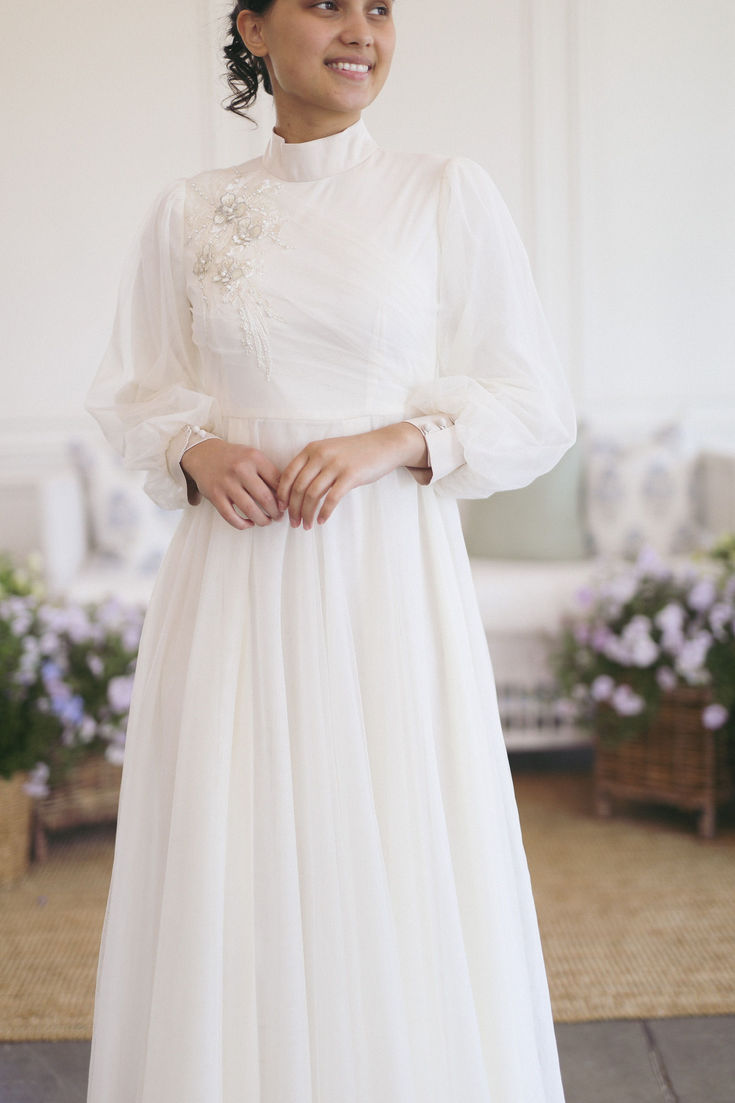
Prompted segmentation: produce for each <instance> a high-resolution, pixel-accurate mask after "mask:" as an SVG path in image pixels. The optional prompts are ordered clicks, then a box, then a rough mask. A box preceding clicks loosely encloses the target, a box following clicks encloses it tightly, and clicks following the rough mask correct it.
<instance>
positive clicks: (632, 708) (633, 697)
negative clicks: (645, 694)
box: [611, 683, 645, 716]
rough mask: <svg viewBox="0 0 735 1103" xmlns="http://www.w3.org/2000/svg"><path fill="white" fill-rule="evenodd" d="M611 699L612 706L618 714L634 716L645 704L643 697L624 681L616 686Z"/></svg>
mask: <svg viewBox="0 0 735 1103" xmlns="http://www.w3.org/2000/svg"><path fill="white" fill-rule="evenodd" d="M611 701H612V706H613V708H614V709H615V711H616V712H617V713H618V714H619V715H620V716H635V715H637V714H638V713H639V712H642V710H643V706H644V705H645V701H644V700H643V698H642V697H641V696H639V694H637V693H635V692H634V691H633V689H632V688H631V686H629V685H627V684H626V683H623V685H620V686H618V687H617V688H616V690H615V691H614V693H613V695H612V698H611Z"/></svg>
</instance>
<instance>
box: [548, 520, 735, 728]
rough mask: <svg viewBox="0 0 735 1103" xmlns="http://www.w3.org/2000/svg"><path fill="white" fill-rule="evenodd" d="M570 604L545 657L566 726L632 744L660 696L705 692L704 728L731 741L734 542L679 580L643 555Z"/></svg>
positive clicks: (704, 555)
mask: <svg viewBox="0 0 735 1103" xmlns="http://www.w3.org/2000/svg"><path fill="white" fill-rule="evenodd" d="M577 599H578V603H579V606H580V611H579V613H577V614H573V615H568V616H567V617H565V618H564V621H563V624H562V628H561V632H560V634H559V636H558V637H557V638H556V639H555V641H554V642H553V644H552V649H551V663H552V668H553V670H554V672H555V675H556V678H557V681H558V683H559V685H560V687H561V689H562V692H563V694H564V695H565V696H564V699H563V700H564V703H565V705H566V707H567V711H568V712H569V714H570V716H571V717H573V718H574V719H575V720H576V721H577V722H578V723H581V724H583V725H587V726H590V727H594V728H595V729H596V730H597V731H598V732H599V733H600V735H601V736H602V737H603V738H605V739H607V740H610V741H615V740H617V739H625V738H632V737H634V736H635V735H637V734H639V733H640V732H641V731H643V730H644V729H645V728H647V727H648V726H649V724H650V722H651V720H652V718H653V717H654V716H655V714H656V712H657V710H658V708H659V706H660V703H661V698H662V695H663V694H665V693H670V692H671V691H673V690H675V689H676V688H677V687H680V686H706V687H707V698H708V703H706V704H705V705H703V708H702V717H701V720H702V725H703V726H704V727H705V728H707V729H709V730H712V731H718V730H720V729H723V730H724V731H725V732H726V733H727V734H728V736H729V737H732V736H733V735H735V534H733V535H728V536H726V537H724V538H722V539H721V540H719V541H718V542H717V543H715V544H714V545H713V546H711V547H710V548H708V549H705V550H703V551H700V552H697V553H695V555H694V556H693V557H692V560H691V561H690V563H689V564H688V565H687V566H686V567H685V568H683V569H681V568H680V569H679V571H678V572H676V571H675V570H674V569H672V568H671V567H670V566H669V565H667V564H666V563H665V562H664V561H663V560H662V559H661V558H660V557H659V556H658V554H657V553H656V552H654V551H653V550H652V549H651V548H644V549H643V550H642V551H641V552H640V554H639V556H638V558H637V560H636V561H635V562H634V563H631V564H630V566H629V567H627V568H626V569H624V570H622V571H620V572H618V573H614V574H612V575H608V576H607V577H604V578H602V579H600V580H599V582H598V584H597V585H596V586H593V587H586V588H584V589H582V590H580V591H579V592H578V594H577Z"/></svg>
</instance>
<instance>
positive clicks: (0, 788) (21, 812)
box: [0, 770, 33, 886]
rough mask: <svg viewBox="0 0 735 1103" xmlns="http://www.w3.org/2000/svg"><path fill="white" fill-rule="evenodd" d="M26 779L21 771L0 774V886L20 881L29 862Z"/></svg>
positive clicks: (30, 804) (29, 806)
mask: <svg viewBox="0 0 735 1103" xmlns="http://www.w3.org/2000/svg"><path fill="white" fill-rule="evenodd" d="M27 780H28V774H27V773H25V772H24V771H23V770H17V771H16V772H15V773H14V774H12V775H11V776H10V778H4V777H0V886H6V885H13V884H15V883H16V882H17V881H20V880H22V878H23V877H24V876H25V874H26V873H27V872H28V867H29V865H30V860H31V854H30V851H31V818H32V814H33V797H31V796H30V795H29V794H28V793H26V792H24V790H23V785H24V783H25V782H26V781H27Z"/></svg>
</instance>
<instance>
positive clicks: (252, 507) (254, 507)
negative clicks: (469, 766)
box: [228, 484, 272, 527]
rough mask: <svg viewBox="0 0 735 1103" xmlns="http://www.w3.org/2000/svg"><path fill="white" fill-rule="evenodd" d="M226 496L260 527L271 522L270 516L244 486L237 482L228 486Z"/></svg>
mask: <svg viewBox="0 0 735 1103" xmlns="http://www.w3.org/2000/svg"><path fill="white" fill-rule="evenodd" d="M228 498H229V499H230V501H231V503H232V504H233V505H235V506H237V508H238V509H239V510H241V512H242V513H244V514H245V516H246V517H249V518H250V520H251V521H253V522H254V523H255V524H256V525H259V526H261V527H262V526H264V525H270V524H271V521H272V518H271V517H269V516H268V514H267V513H266V512H265V510H264V509H262V508H261V507H260V506H259V505H258V503H257V502H256V500H255V498H254V497H253V495H252V494H250V492H249V491H247V490H246V489H245V487H244V486H240V485H238V484H234V485H233V486H231V487H230V488H229V493H228Z"/></svg>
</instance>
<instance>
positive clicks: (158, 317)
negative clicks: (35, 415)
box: [87, 124, 574, 1103]
mask: <svg viewBox="0 0 735 1103" xmlns="http://www.w3.org/2000/svg"><path fill="white" fill-rule="evenodd" d="M344 134H345V135H346V137H344V136H342V135H335V136H332V137H330V138H328V139H323V140H321V141H323V142H324V143H326V145H325V149H326V148H328V151H329V156H328V157H327V158H326V162H327V163H328V164H329V165H330V171H331V172H333V170H334V166H335V164H337V165H339V164H340V156H341V153H340V148H341V147H340V142H342V143H344V146H343V152H344V156H345V158H347V160H346V161H345V163H344V164H342V169H343V170H344V171H342V172H341V173H334V172H333V174H332V175H330V176H328V177H325V178H323V179H312V177H311V176H309V177H308V178H307V177H305V178H304V179H303V180H298V179H294V173H295V174H296V177H298V168H299V156H300V154H299V152H298V151H296V150H294V148H293V147H289V166H288V168H289V175H283V176H281V178H280V184H279V185H278V187H277V188H276V189H275V191H274V192H273V193H271V191H270V185H269V190H268V193H267V196H266V198H265V199H263V192H262V191H261V190H258V189H259V188H260V185H261V184H262V183H263V181H264V179H272V178H275V180H276V182H278V181H279V175H278V174H279V171H280V170H281V169H282V166H281V165H280V164H279V160H278V157H279V153H278V146H277V145H276V146H275V148H271V149H270V150H269V151H268V152H267V153H266V155H265V157H264V158H263V159H262V160H260V159H259V160H257V161H255V162H251V163H248V164H247V165H245V166H242V167H241V168H240V169H239V170H238V172H237V173H236V174H235V175H234V177H233V170H221V171H219V170H218V171H217V172H214V173H209V174H205V175H203V176H201V177H198V178H197V179H196V181H195V182H194V183H195V186H192V185H190V184H189V183H188V182H184V181H177V182H176V183H175V184H174V185H172V186H171V187H170V188H168V189H167V190H166V191H165V192H164V193H163V195H162V196H161V197H160V198H159V200H158V201H157V203H156V205H155V206H154V209H153V210H152V212H151V215H150V217H149V219H148V221H147V223H146V225H145V227H144V230H143V233H142V236H141V242H140V245H139V247H138V249H137V252H136V256H135V257H134V258H133V259H132V262H131V264H130V265H129V268H128V274H127V276H126V279H125V281H124V283H123V288H122V291H121V301H120V307H119V311H118V321H117V324H116V330H115V334H114V335H113V340H112V342H111V346H110V349H109V350H108V354H107V356H106V358H105V361H104V362H103V364H102V365H101V367H100V370H99V372H98V376H97V379H96V380H95V382H94V384H93V386H92V388H91V391H90V395H89V399H88V408H89V409H90V410H91V412H93V413H94V414H95V416H96V417H97V419H98V420H99V422H100V424H101V426H102V428H103V430H104V432H105V433H106V435H107V437H108V439H109V440H110V442H111V444H112V445H113V446H114V447H115V448H117V449H118V451H120V452H122V454H123V455H124V456H125V462H126V463H127V464H128V465H129V466H132V467H136V466H139V467H143V468H144V469H145V470H146V471H147V472H148V482H147V490H148V492H149V494H150V495H151V497H153V498H154V499H155V500H157V501H158V502H159V503H160V504H161V505H164V506H167V507H173V506H176V505H182V506H186V508H185V509H184V511H183V513H182V516H181V520H180V522H179V525H178V528H177V530H176V532H175V534H174V537H173V541H172V543H171V545H170V547H169V549H168V552H167V554H166V556H165V558H164V561H163V564H162V566H161V569H160V572H159V575H158V578H157V580H156V584H155V587H154V591H153V594H152V597H151V601H150V604H149V608H148V611H147V616H146V620H145V624H144V628H143V637H142V641H141V648H140V654H139V659H138V668H137V673H136V679H135V686H134V691H133V700H132V706H131V712H130V719H129V725H128V734H127V745H126V751H125V764H124V767H123V777H122V787H121V793H120V807H119V816H118V827H117V837H116V846H115V858H114V865H113V872H112V881H111V886H110V895H109V898H108V904H107V911H106V915H105V923H104V928H103V934H102V943H101V947H100V959H99V967H98V973H97V990H96V998H95V1008H94V1026H93V1038H92V1050H91V1062H90V1079H89V1089H88V1096H87V1101H88V1103H174V1101H175V1103H243V1101H247V1103H378V1101H379V1103H458V1101H461V1103H563V1091H562V1086H561V1080H560V1075H559V1065H558V1058H557V1053H556V1045H555V1039H554V1031H553V1024H552V1017H551V1008H550V1002H549V993H548V987H547V982H546V976H545V972H544V964H543V957H542V951H541V944H540V939H539V932H538V926H537V921H536V914H535V910H534V904H533V897H532V893H531V885H530V882H529V877H528V869H527V866H526V861H525V856H524V852H523V845H522V838H521V832H520V825H519V822H518V815H517V810H516V806H515V801H514V795H513V788H512V782H511V777H510V772H509V768H508V761H507V755H506V752H505V747H504V743H503V737H502V732H501V728H500V721H499V717H498V709H497V700H496V694H495V687H494V682H493V672H492V665H491V660H490V656H489V654H488V650H487V644H486V640H485V636H484V631H483V627H482V623H481V619H480V614H479V610H478V606H477V599H476V596H475V593H474V589H473V584H472V577H471V573H470V568H469V561H468V558H467V552H466V549H465V545H464V541H463V538H462V531H461V527H460V521H459V512H458V507H457V501H456V499H457V497H461V496H462V495H467V496H473V495H475V496H476V495H478V494H479V495H482V494H486V493H490V492H492V491H493V489H498V488H499V487H500V484H502V485H503V486H505V487H507V486H509V485H520V484H522V483H523V482H524V481H528V480H529V479H530V478H532V477H534V473H535V474H540V473H542V472H543V471H544V470H546V469H547V468H548V467H550V466H552V465H553V463H554V462H555V457H556V458H558V456H559V455H560V454H561V453H562V452H563V451H564V450H565V448H566V447H569V446H570V445H571V443H572V441H573V439H574V417H573V413H572V412H571V402H570V398H569V393H568V390H567V389H566V385H565V383H564V380H563V376H562V373H561V370H560V368H559V366H558V362H557V361H556V359H555V358H554V357H553V356H552V355H551V354H550V352H549V347H548V345H547V343H546V341H547V337H546V335H545V333H544V331H543V330H542V328H541V325H540V321H539V314H538V311H539V310H540V308H539V307H538V300H537V299H536V298H535V297H534V295H535V293H534V292H533V291H532V284H530V283H529V282H528V281H529V277H528V270H527V267H526V265H527V261H526V260H525V259H524V255H522V246H521V245H520V242H519V239H518V237H517V234H515V232H514V231H513V229H512V223H510V220H509V216H508V215H507V212H506V211H505V209H504V207H502V205H501V206H499V200H498V196H497V194H496V191H495V190H494V187H493V186H492V184H491V183H490V182H489V178H487V177H486V176H485V175H484V174H482V172H481V170H479V169H478V168H477V167H474V168H468V167H467V165H465V164H464V163H462V164H456V165H455V164H454V163H453V162H450V163H449V164H448V165H447V163H445V162H443V161H441V160H440V159H438V158H422V157H409V156H404V155H393V154H386V153H384V152H383V151H380V150H377V148H374V143H372V140H371V139H369V136H368V135H367V132H366V131H364V128H362V124H358V125H357V129H355V128H350V129H349V130H348V131H347V132H344ZM305 145H306V146H308V147H311V148H310V150H309V156H308V165H309V168H310V171H311V170H313V166H314V164H315V163H318V157H316V158H315V157H314V152H315V151H314V149H313V146H314V143H305ZM317 152H318V151H317ZM305 164H306V161H305ZM470 164H471V163H470ZM228 189H229V190H228ZM223 196H225V197H226V201H223V200H222V197H223ZM233 196H234V198H233ZM261 200H262V204H263V205H262V209H260V210H259V211H256V210H253V212H251V213H252V215H253V218H252V219H250V220H249V221H247V220H246V221H247V225H245V229H242V228H241V229H240V230H239V231H238V233H239V234H240V236H243V235H246V234H247V232H249V231H248V228H247V227H248V226H251V227H252V226H253V225H254V226H255V227H256V230H257V234H258V235H259V236H257V235H256V237H254V238H253V241H252V249H251V244H250V243H249V244H248V246H247V250H248V255H247V257H246V258H245V259H246V260H247V261H248V265H247V270H248V272H249V273H251V274H252V278H253V280H254V281H256V285H255V286H251V285H248V287H247V288H246V291H247V295H244V296H243V298H242V299H241V302H240V305H241V307H242V313H240V312H238V311H237V310H233V309H232V303H231V302H228V300H227V298H226V297H223V295H222V285H221V282H220V283H219V284H218V283H217V282H216V281H212V282H210V283H207V282H206V281H202V280H201V279H198V278H197V276H196V268H197V259H196V258H197V256H201V254H197V253H195V248H198V247H199V246H198V245H196V243H197V242H198V241H200V240H201V233H202V232H203V231H202V228H203V227H204V228H205V229H206V226H207V225H208V222H207V219H210V218H211V217H212V212H213V211H214V213H215V215H216V217H218V218H219V219H220V221H219V222H216V221H214V222H213V226H214V229H213V231H212V241H213V243H214V244H213V248H215V249H220V253H221V255H220V256H219V259H218V263H219V262H223V261H224V260H226V259H227V257H226V255H225V253H224V252H222V250H221V237H218V236H217V235H221V232H222V225H223V222H222V219H223V218H224V217H225V216H224V215H222V211H223V210H224V211H227V210H231V209H232V208H233V204H235V205H236V204H237V203H241V204H244V205H245V207H247V204H248V203H249V202H251V201H252V203H253V205H254V207H256V206H257V205H258V204H261ZM267 204H271V206H268V205H267ZM366 210H370V211H371V212H372V220H370V219H368V220H366V219H364V218H358V217H356V212H364V211H366ZM462 210H464V211H465V214H464V216H462V217H460V212H461V211H462ZM256 213H257V214H258V219H255V218H254V215H255V214H256ZM463 219H464V221H463ZM225 225H226V223H225ZM263 226H268V227H271V228H273V227H277V232H276V230H275V229H274V231H273V233H272V234H271V236H269V237H267V239H266V235H263V234H261V233H260V230H261V229H262V227H263ZM470 228H471V232H470ZM252 232H253V234H255V230H254V231H252ZM459 234H461V235H462V241H461V242H460V241H458V240H455V237H456V235H459ZM450 239H451V240H450ZM238 248H239V246H238V245H237V242H235V244H234V246H232V249H233V254H232V255H233V256H234V257H235V259H238V258H239V260H240V261H242V259H243V258H242V254H241V253H239V252H238ZM356 258H357V259H356ZM230 259H231V258H230ZM447 264H449V265H453V266H456V267H455V268H454V269H453V270H452V271H451V272H450V271H445V270H444V266H445V265H447ZM199 268H200V269H201V265H199ZM459 269H462V271H460V270H459ZM465 269H466V271H465ZM223 270H224V269H223V268H222V266H221V264H220V267H218V269H217V272H220V273H221V272H222V271H223ZM483 273H484V276H483ZM483 279H484V281H485V282H484V284H483V283H482V280H483ZM251 292H252V293H251ZM468 297H469V298H468ZM266 309H267V312H266ZM251 313H252V314H253V316H254V321H255V323H257V325H256V329H257V332H258V333H262V331H263V324H264V317H265V318H266V320H267V332H268V339H269V350H268V351H269V371H268V372H265V371H264V366H263V362H262V359H261V358H259V356H258V349H257V348H255V349H250V350H248V349H247V348H245V347H244V345H243V342H242V339H241V333H240V323H241V322H242V320H243V318H245V321H246V322H248V323H249V321H250V320H252V319H251V317H250V315H251ZM438 411H448V412H449V413H450V414H452V416H455V415H456V422H455V425H454V426H453V427H452V428H451V429H443V430H441V432H452V433H454V432H455V430H456V432H457V433H458V437H457V439H458V440H461V441H462V442H463V456H462V457H460V458H461V459H462V462H459V461H458V462H457V465H456V466H455V467H454V469H453V470H451V471H447V472H445V473H443V474H442V475H441V477H436V478H432V481H431V482H430V483H429V484H427V485H419V483H418V482H417V481H416V480H415V478H414V477H412V474H411V473H410V472H409V471H408V470H407V469H406V468H402V467H399V468H397V469H396V470H395V471H393V472H391V473H390V474H389V475H386V476H384V477H383V478H381V479H380V480H378V481H377V482H376V483H370V484H367V485H365V486H359V487H355V488H354V489H353V490H351V491H350V492H349V493H348V494H347V495H346V496H345V497H344V498H343V499H342V500H341V502H340V503H339V504H338V506H337V508H336V509H335V511H334V513H333V514H332V516H331V517H330V518H329V520H328V521H327V522H326V524H324V525H315V526H314V527H313V528H312V529H311V530H309V531H305V530H304V529H303V528H301V527H299V528H297V529H293V528H291V527H290V525H289V524H288V520H287V518H284V519H282V520H281V521H279V522H275V523H273V524H271V525H270V526H267V527H258V526H256V527H254V528H252V529H248V530H246V531H242V532H241V531H237V530H235V529H234V528H232V527H231V526H229V525H228V524H227V523H226V522H225V521H224V520H223V519H222V517H221V516H220V515H219V514H218V513H217V511H216V510H215V509H214V507H213V506H212V505H211V503H209V502H208V501H207V500H206V499H205V500H202V501H201V502H200V503H199V504H198V505H195V506H192V505H188V506H187V505H186V503H187V497H186V483H185V479H184V477H183V472H181V470H180V469H178V470H177V467H176V465H173V464H171V463H170V458H171V453H172V447H173V446H172V441H173V440H176V439H178V438H177V435H178V436H180V434H181V431H182V426H184V425H185V424H186V423H187V422H196V424H198V425H199V426H200V427H201V428H203V429H205V430H207V431H210V432H214V433H216V434H217V435H220V436H222V437H223V438H224V439H226V440H229V441H232V442H235V443H242V444H248V445H251V446H254V447H257V448H260V449H261V450H262V451H263V452H265V453H266V454H267V455H268V456H269V457H270V458H271V459H272V460H273V462H274V463H275V464H276V465H277V466H279V467H281V468H282V467H283V466H285V465H286V463H288V462H289V460H290V459H291V458H292V457H293V456H294V455H295V454H296V453H297V452H298V451H299V450H300V449H301V448H303V447H304V446H305V445H306V444H307V443H308V442H309V441H311V440H315V439H323V438H325V437H330V436H342V435H348V434H352V433H358V432H366V431H369V430H371V429H376V428H380V427H381V426H383V425H389V424H393V423H394V422H397V421H400V420H402V419H404V418H406V417H412V416H415V415H420V414H423V413H425V412H438Z"/></svg>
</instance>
